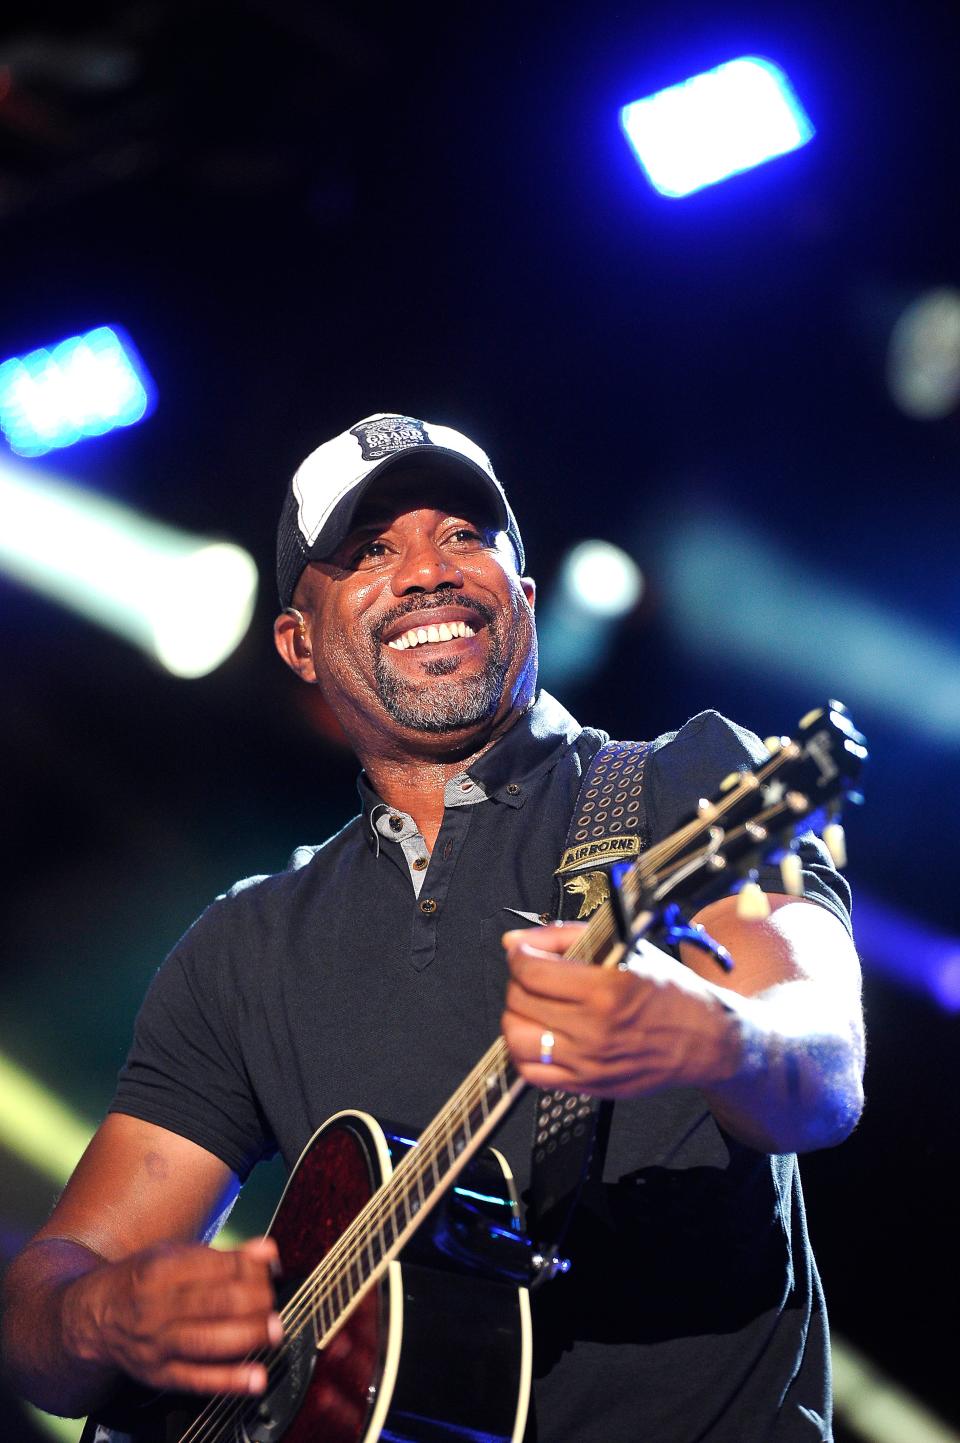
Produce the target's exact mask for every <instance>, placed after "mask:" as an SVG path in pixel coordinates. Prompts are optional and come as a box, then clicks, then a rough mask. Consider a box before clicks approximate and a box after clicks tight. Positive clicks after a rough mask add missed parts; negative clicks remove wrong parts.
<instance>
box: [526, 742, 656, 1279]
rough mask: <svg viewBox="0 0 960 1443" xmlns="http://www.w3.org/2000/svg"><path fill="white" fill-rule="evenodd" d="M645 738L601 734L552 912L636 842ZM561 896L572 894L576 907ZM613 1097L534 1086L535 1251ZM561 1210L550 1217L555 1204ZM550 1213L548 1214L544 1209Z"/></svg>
mask: <svg viewBox="0 0 960 1443" xmlns="http://www.w3.org/2000/svg"><path fill="white" fill-rule="evenodd" d="M649 751H650V743H649V742H608V743H607V744H606V746H603V747H601V748H600V750H599V751H598V752H597V754H596V756H595V757H594V759H593V762H592V764H591V766H590V769H589V771H588V773H587V776H586V779H585V780H584V782H583V785H582V786H581V788H580V795H579V796H578V798H577V805H576V807H575V808H574V813H573V818H572V820H571V823H570V828H569V831H568V833H567V846H566V849H565V851H564V854H563V857H562V858H561V861H560V866H559V867H558V868H557V873H556V875H557V879H558V882H559V885H560V889H561V890H560V893H559V898H558V905H557V909H556V911H557V915H558V916H563V915H564V912H566V913H567V914H568V916H569V915H572V916H573V917H575V918H576V917H586V916H589V914H590V913H591V912H593V911H594V910H595V909H596V908H597V907H598V906H600V905H601V903H603V902H604V901H606V899H607V897H608V896H609V895H610V892H609V882H608V879H607V869H608V868H609V867H611V866H612V865H614V863H616V862H620V861H626V860H628V859H630V858H631V857H635V856H637V855H638V853H639V852H640V850H641V848H642V847H643V845H644V841H645V838H644V835H643V783H644V768H645V765H646V760H647V756H648V754H649ZM568 898H574V899H579V912H578V911H576V910H574V908H573V907H572V906H571V904H570V902H569V901H568ZM612 1109H613V1104H612V1103H610V1102H603V1101H602V1100H601V1099H600V1098H596V1097H590V1096H589V1094H587V1093H585V1092H582V1093H571V1092H563V1091H561V1090H559V1089H558V1090H553V1091H547V1090H542V1091H541V1092H539V1093H538V1095H537V1110H536V1117H535V1121H534V1134H533V1165H532V1171H531V1175H530V1198H531V1212H532V1218H533V1225H534V1228H535V1229H542V1228H547V1229H549V1234H550V1236H551V1237H552V1238H553V1240H554V1241H553V1242H552V1243H548V1242H546V1241H544V1239H543V1238H542V1237H541V1236H540V1235H539V1233H537V1234H536V1235H535V1241H536V1243H537V1251H538V1252H539V1253H540V1254H542V1255H543V1256H550V1255H551V1254H556V1252H557V1249H558V1248H559V1246H560V1244H561V1242H562V1240H563V1236H564V1234H565V1232H566V1230H567V1225H568V1223H569V1221H570V1217H571V1216H572V1213H573V1209H574V1206H575V1205H576V1201H577V1198H578V1197H579V1195H580V1190H581V1188H582V1186H583V1183H584V1182H585V1180H586V1178H587V1177H588V1176H589V1175H590V1174H591V1173H592V1172H598V1171H599V1170H600V1169H602V1167H603V1153H604V1151H605V1145H606V1134H607V1132H608V1130H609V1126H610V1114H611V1112H612ZM558 1207H562V1209H563V1213H562V1217H561V1219H560V1221H559V1222H558V1220H557V1217H558V1214H557V1209H558ZM551 1214H552V1215H553V1216H551Z"/></svg>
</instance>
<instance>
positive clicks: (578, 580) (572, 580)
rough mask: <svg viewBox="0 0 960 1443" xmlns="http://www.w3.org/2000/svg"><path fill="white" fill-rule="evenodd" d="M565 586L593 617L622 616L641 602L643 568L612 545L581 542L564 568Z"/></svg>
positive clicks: (605, 542) (601, 542)
mask: <svg viewBox="0 0 960 1443" xmlns="http://www.w3.org/2000/svg"><path fill="white" fill-rule="evenodd" d="M563 582H564V586H565V587H566V589H567V590H568V591H569V593H570V595H571V596H572V597H573V598H574V599H575V601H576V603H577V604H578V605H579V606H581V607H582V608H583V610H584V611H588V612H590V613H591V614H592V615H594V616H623V615H624V614H625V613H626V612H628V611H632V610H633V608H634V606H636V604H637V602H638V601H639V600H640V593H641V591H642V589H643V577H642V575H641V572H640V568H639V567H638V566H637V563H636V562H635V561H634V560H633V557H631V556H628V555H627V553H626V552H625V551H621V550H620V548H619V546H611V544H610V542H609V541H582V542H581V543H580V545H579V546H575V547H574V548H573V550H572V551H571V552H570V554H569V556H568V557H567V559H566V561H565V562H564V566H563Z"/></svg>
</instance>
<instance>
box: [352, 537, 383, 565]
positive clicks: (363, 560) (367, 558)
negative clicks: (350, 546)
mask: <svg viewBox="0 0 960 1443" xmlns="http://www.w3.org/2000/svg"><path fill="white" fill-rule="evenodd" d="M386 554H387V543H386V542H385V541H380V540H373V541H365V542H364V543H363V545H362V546H358V547H357V549H356V551H354V552H353V553H352V555H351V557H350V565H351V566H352V567H354V568H357V567H360V566H364V565H366V566H369V565H370V564H371V563H372V562H376V561H379V560H380V559H381V558H382V557H384V556H386Z"/></svg>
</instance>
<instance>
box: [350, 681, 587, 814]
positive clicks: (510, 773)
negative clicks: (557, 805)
mask: <svg viewBox="0 0 960 1443" xmlns="http://www.w3.org/2000/svg"><path fill="white" fill-rule="evenodd" d="M582 730H583V728H582V727H581V726H580V724H579V722H577V721H575V720H574V718H573V717H572V716H571V715H570V713H569V712H568V711H567V710H566V708H565V707H562V706H561V705H560V703H559V702H558V701H557V700H556V699H555V698H554V697H552V696H551V695H550V693H549V692H546V691H541V692H540V695H539V696H538V697H537V700H536V701H535V702H534V704H533V706H532V707H530V709H529V710H528V711H525V712H524V713H523V715H522V716H520V717H518V718H517V720H516V721H515V722H514V724H513V726H512V727H511V728H510V730H509V731H507V732H505V733H504V735H503V736H502V737H500V738H499V740H498V741H496V742H495V743H494V744H493V746H492V747H491V748H490V750H489V751H486V752H484V753H483V756H481V757H478V759H477V760H476V761H475V762H474V763H473V765H472V766H471V767H469V768H468V769H467V771H466V775H467V776H468V777H470V778H471V779H472V780H473V781H474V782H476V783H477V785H478V786H479V787H481V788H482V789H483V791H484V792H485V793H486V795H487V796H488V797H492V798H494V800H496V801H498V802H504V803H505V804H506V805H507V806H509V807H522V806H523V804H524V802H525V801H526V794H527V788H528V786H529V784H530V783H531V782H532V781H533V780H534V779H535V778H536V777H538V776H540V775H541V774H542V773H543V772H546V771H550V770H551V768H553V767H555V766H556V764H557V762H558V761H559V760H560V758H561V757H562V756H563V755H564V753H565V752H566V751H568V750H569V748H570V747H571V746H573V744H574V742H575V741H576V740H577V737H578V736H579V735H580V733H581V731H582ZM357 791H358V792H359V793H360V801H361V803H362V804H363V813H364V816H365V818H366V820H367V824H368V825H367V829H366V830H367V832H368V835H369V833H370V830H371V813H372V812H373V811H374V808H376V807H380V808H382V807H383V806H384V803H383V801H382V800H381V798H380V797H379V796H378V795H377V793H376V792H375V791H374V789H373V786H372V785H371V783H370V780H369V778H368V777H367V774H366V772H361V773H360V776H359V777H358V779H357Z"/></svg>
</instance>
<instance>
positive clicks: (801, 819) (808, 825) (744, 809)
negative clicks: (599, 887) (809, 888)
mask: <svg viewBox="0 0 960 1443" xmlns="http://www.w3.org/2000/svg"><path fill="white" fill-rule="evenodd" d="M766 746H767V750H768V752H769V753H770V755H769V758H768V759H767V760H766V761H764V762H761V763H760V764H759V765H758V766H757V767H755V768H754V769H753V770H744V771H736V772H732V773H731V774H730V776H728V777H726V778H725V779H724V781H723V782H722V783H721V786H720V789H719V791H718V792H717V794H716V796H715V797H713V798H703V799H701V801H700V803H699V805H698V807H697V811H696V813H695V815H694V816H693V817H692V818H691V819H690V821H689V822H688V823H687V824H686V825H685V826H683V827H681V828H680V829H679V830H678V831H676V832H674V833H673V834H672V835H671V836H670V837H667V838H666V839H665V840H664V841H662V842H659V843H657V844H656V845H655V846H653V847H651V848H650V849H649V851H647V852H646V853H644V854H643V855H642V856H641V858H640V860H639V862H638V863H637V864H636V866H635V867H633V868H631V869H630V870H631V874H632V875H631V879H630V880H631V883H632V885H631V888H630V890H631V892H632V893H633V896H632V897H631V902H632V910H634V911H635V912H650V913H658V912H660V911H662V909H663V908H664V906H665V905H666V904H668V903H676V904H679V905H680V906H681V907H683V909H684V910H685V911H687V912H688V913H690V912H692V911H695V910H697V909H698V908H699V907H701V906H704V905H706V903H707V902H709V901H713V900H715V899H716V898H717V897H720V896H723V895H724V894H725V893H727V892H730V891H732V890H735V889H736V887H737V886H738V885H739V887H740V896H741V911H742V914H743V915H745V916H750V915H754V916H763V915H765V912H766V903H765V899H764V898H763V897H762V894H760V891H759V888H758V887H756V885H755V884H753V883H751V880H750V874H751V872H752V871H754V869H756V868H757V867H759V866H760V865H761V864H763V863H766V862H779V863H780V867H781V876H782V878H783V890H784V891H785V892H788V893H791V894H795V895H800V894H801V893H802V878H801V864H800V858H799V857H798V856H797V854H796V852H795V851H794V850H792V846H791V844H792V843H793V842H794V840H795V838H796V836H797V835H798V834H799V833H800V832H802V831H809V830H813V831H817V832H819V834H820V835H821V837H822V838H823V841H824V844H825V845H826V847H827V849H828V851H829V852H830V854H831V856H832V857H833V860H834V863H835V864H836V865H837V866H838V867H842V866H843V865H844V864H845V862H846V855H845V848H844V841H843V829H842V826H841V825H840V820H839V819H840V814H841V811H842V808H843V805H844V803H845V802H851V801H860V800H861V798H860V795H859V793H858V792H857V791H856V783H857V781H858V778H859V776H860V772H861V769H862V767H863V764H864V762H865V761H866V759H867V748H866V743H865V740H864V738H863V737H862V736H861V734H860V733H859V732H858V731H857V729H856V728H855V727H854V725H853V722H852V721H851V719H850V716H849V714H848V712H847V709H846V707H844V706H843V705H842V703H840V702H837V701H829V702H826V703H825V704H824V705H823V706H821V707H817V708H815V709H814V710H813V711H810V712H808V713H807V714H806V716H804V717H803V718H802V720H801V721H800V724H799V726H798V728H797V732H796V735H795V736H794V737H771V738H769V739H768V740H767V743H766ZM751 909H754V910H753V911H751Z"/></svg>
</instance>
